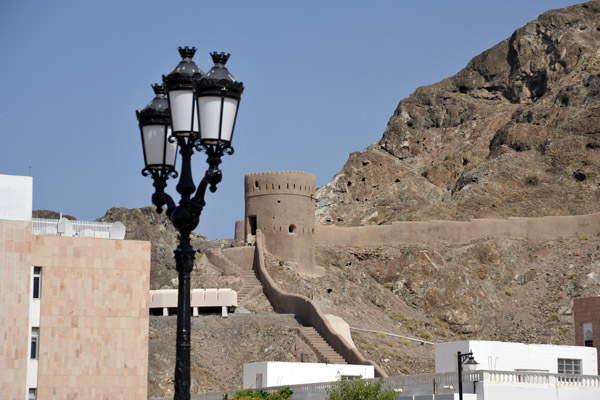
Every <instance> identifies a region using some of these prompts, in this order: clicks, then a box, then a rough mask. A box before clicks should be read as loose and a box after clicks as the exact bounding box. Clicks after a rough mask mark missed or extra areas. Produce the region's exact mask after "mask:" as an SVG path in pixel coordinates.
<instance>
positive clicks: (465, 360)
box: [457, 351, 479, 400]
mask: <svg viewBox="0 0 600 400" xmlns="http://www.w3.org/2000/svg"><path fill="white" fill-rule="evenodd" d="M457 359H458V398H459V399H460V400H463V387H462V372H463V365H464V366H465V368H467V370H468V371H474V370H475V368H477V365H479V363H478V362H477V361H475V358H473V352H469V353H465V354H462V353H461V352H460V351H459V352H458V358H457Z"/></svg>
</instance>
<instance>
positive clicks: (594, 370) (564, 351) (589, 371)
mask: <svg viewBox="0 0 600 400" xmlns="http://www.w3.org/2000/svg"><path fill="white" fill-rule="evenodd" d="M459 351H460V352H461V353H462V354H465V353H468V352H473V357H474V358H475V360H476V361H477V362H478V363H479V365H477V367H476V369H478V370H490V371H517V372H518V371H523V372H528V371H529V372H549V373H552V374H573V375H598V354H597V350H596V349H595V348H594V347H583V346H557V345H552V344H524V343H509V342H491V341H486V340H464V341H460V342H448V343H438V344H436V345H435V372H436V373H441V372H457V366H458V363H457V352H459Z"/></svg>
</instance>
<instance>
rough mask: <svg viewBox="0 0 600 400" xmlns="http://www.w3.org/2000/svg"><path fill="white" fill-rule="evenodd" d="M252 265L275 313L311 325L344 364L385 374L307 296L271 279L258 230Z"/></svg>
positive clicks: (378, 374) (260, 234) (377, 373)
mask: <svg viewBox="0 0 600 400" xmlns="http://www.w3.org/2000/svg"><path fill="white" fill-rule="evenodd" d="M254 267H255V268H256V271H257V273H258V277H259V279H260V281H261V283H262V286H263V291H264V293H265V295H266V296H267V298H268V299H269V301H270V302H271V305H272V306H273V309H274V310H275V311H276V312H278V313H283V314H294V315H295V316H296V317H298V318H300V320H302V321H303V322H305V323H306V324H308V325H310V326H312V327H313V328H315V330H316V331H317V332H318V333H319V334H320V335H321V336H322V337H323V339H325V341H326V342H327V343H328V344H329V345H330V346H331V347H332V348H333V349H334V350H335V351H336V352H337V353H338V354H339V355H341V356H342V357H343V358H344V359H345V360H346V361H347V362H348V363H350V364H367V365H372V366H373V367H374V368H375V374H376V375H377V376H387V374H386V373H385V371H384V370H383V369H381V367H380V366H379V365H377V364H376V363H374V362H373V361H371V360H367V359H366V358H365V357H364V356H363V355H362V354H360V352H359V351H358V350H357V349H356V348H355V347H353V346H352V345H350V343H348V342H347V341H346V340H345V339H344V338H343V337H342V336H341V335H339V334H338V333H336V331H335V330H334V329H333V327H332V326H331V324H330V323H329V321H328V320H327V318H326V317H325V314H323V313H322V312H321V310H320V309H319V307H318V306H317V305H316V304H315V303H314V302H313V301H312V300H310V299H308V298H307V297H304V296H301V295H297V294H290V293H286V292H284V291H282V290H281V289H279V287H278V286H277V284H276V283H275V282H274V281H273V279H272V278H271V276H270V275H269V273H268V272H267V268H266V266H265V258H264V236H263V233H262V232H261V231H260V230H257V232H256V251H255V253H254Z"/></svg>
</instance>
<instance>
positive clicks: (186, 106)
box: [137, 47, 244, 400]
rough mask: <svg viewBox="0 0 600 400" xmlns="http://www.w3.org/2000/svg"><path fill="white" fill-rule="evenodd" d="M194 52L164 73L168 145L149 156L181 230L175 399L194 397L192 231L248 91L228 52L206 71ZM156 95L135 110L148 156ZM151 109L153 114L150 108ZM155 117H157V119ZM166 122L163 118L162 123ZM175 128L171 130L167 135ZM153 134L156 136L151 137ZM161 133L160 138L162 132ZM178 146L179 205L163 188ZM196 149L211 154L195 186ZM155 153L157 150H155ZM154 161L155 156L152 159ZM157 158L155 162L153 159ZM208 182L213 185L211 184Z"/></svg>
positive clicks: (156, 199)
mask: <svg viewBox="0 0 600 400" xmlns="http://www.w3.org/2000/svg"><path fill="white" fill-rule="evenodd" d="M195 52H196V48H194V47H191V48H190V47H183V48H182V47H180V48H179V53H180V55H181V57H182V61H181V62H180V63H179V65H177V67H176V68H175V69H174V70H173V71H172V72H171V73H170V74H169V75H167V76H163V82H164V86H165V91H166V92H167V97H168V106H167V105H165V103H166V102H167V100H166V99H165V98H164V92H163V93H160V94H159V93H158V92H157V98H159V96H161V95H162V97H160V107H158V105H156V104H155V105H153V107H152V110H155V109H157V108H160V110H161V111H163V110H164V107H168V110H170V112H169V113H168V114H169V116H170V123H171V126H170V128H169V125H168V123H167V124H166V125H165V124H163V125H161V126H162V127H164V129H163V130H162V131H160V132H163V133H164V138H167V139H166V140H164V141H163V142H164V143H168V145H166V146H167V150H165V151H164V152H163V153H164V154H168V155H169V156H166V157H163V158H162V159H161V160H160V162H159V163H156V164H152V163H150V164H149V162H148V158H145V160H146V168H144V169H143V171H142V174H143V175H144V176H152V179H153V180H154V188H155V191H154V194H153V195H152V204H154V205H155V206H156V212H157V213H159V214H160V213H161V212H162V210H163V207H164V206H166V207H167V212H166V213H167V216H168V217H169V219H170V220H171V222H172V223H173V226H174V227H175V229H177V230H178V231H179V245H178V246H177V249H176V250H175V261H176V266H177V272H178V274H179V287H178V292H177V344H176V346H177V352H176V360H175V399H176V400H183V399H185V400H189V398H190V346H191V345H190V317H191V314H190V272H191V271H192V269H193V268H194V259H195V255H196V251H195V250H194V249H193V247H192V245H191V243H190V234H191V232H192V231H193V230H194V229H196V227H197V226H198V223H199V222H200V214H201V213H202V209H203V208H204V205H205V201H204V195H205V193H206V189H207V187H209V188H210V191H211V192H215V191H216V190H217V184H218V183H219V182H220V181H221V178H222V175H221V170H220V169H219V164H221V157H223V155H224V154H225V153H227V154H229V155H231V154H233V147H231V139H232V137H233V129H234V127H235V121H236V117H237V110H238V106H239V102H240V99H241V95H242V93H243V91H244V85H243V84H242V82H238V81H237V80H235V78H234V77H233V76H232V75H231V74H230V73H229V71H227V68H225V63H226V62H227V59H228V58H229V54H225V53H211V56H212V58H213V61H214V63H215V65H214V67H213V68H212V69H211V70H210V71H209V72H208V73H207V74H206V75H203V74H202V71H201V70H200V68H198V66H196V64H195V63H194V62H193V61H192V57H193V56H194V53H195ZM155 101H156V102H158V101H157V99H154V100H153V101H152V102H151V103H150V104H149V105H148V106H147V107H146V108H144V109H143V110H142V111H140V112H137V116H138V120H139V123H140V129H141V130H142V143H143V146H144V155H145V157H146V155H147V154H150V152H151V151H153V150H152V149H154V147H152V146H158V145H156V144H154V143H155V142H152V143H153V144H152V145H151V144H150V140H145V139H146V138H147V137H148V136H149V134H148V135H146V136H144V132H145V131H144V129H146V130H148V129H149V128H147V126H153V125H151V124H150V122H148V121H147V120H146V119H144V118H145V115H146V114H145V110H147V109H149V108H150V105H151V104H154V103H155ZM147 113H150V112H149V111H148V112H147ZM153 121H154V120H153ZM163 122H164V121H163ZM169 129H171V131H172V134H169ZM152 137H153V136H152ZM161 137H162V136H161ZM177 146H179V149H180V150H179V154H181V159H182V160H181V171H180V172H181V174H180V175H179V182H178V183H177V186H176V189H177V192H178V193H179V194H180V195H181V199H180V201H179V205H175V202H174V201H173V199H172V198H171V196H169V195H168V194H167V193H165V192H164V189H165V187H166V186H167V179H168V178H169V177H172V178H177V176H178V174H177V171H176V170H175V157H174V156H171V154H172V152H173V151H174V150H173V149H176V147H177ZM194 150H196V151H199V152H200V151H204V152H205V153H206V155H207V163H208V169H207V170H206V172H205V173H204V177H203V178H202V181H201V182H200V184H199V185H198V187H197V188H196V185H195V184H194V181H193V178H192V167H191V159H192V155H193V154H194ZM152 154H154V153H152ZM152 160H154V159H152ZM152 162H154V161H152ZM209 185H210V186H209Z"/></svg>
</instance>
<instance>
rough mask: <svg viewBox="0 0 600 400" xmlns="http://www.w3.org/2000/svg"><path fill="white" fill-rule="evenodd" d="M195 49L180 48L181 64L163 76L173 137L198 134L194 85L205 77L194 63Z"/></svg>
mask: <svg viewBox="0 0 600 400" xmlns="http://www.w3.org/2000/svg"><path fill="white" fill-rule="evenodd" d="M195 53H196V48H195V47H179V54H180V55H181V62H180V63H179V64H178V65H177V67H175V69H174V70H173V71H171V72H170V73H169V75H166V76H164V75H163V83H164V85H165V90H166V91H167V95H168V99H169V109H170V110H171V120H172V124H173V125H172V128H173V135H175V136H179V137H186V136H190V135H194V134H197V133H198V116H197V114H196V113H197V108H196V106H195V105H194V83H195V82H197V81H198V80H199V79H200V78H201V77H202V75H203V73H202V70H201V69H200V68H198V66H197V65H196V64H195V63H194V61H192V58H193V57H194V54H195Z"/></svg>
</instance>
